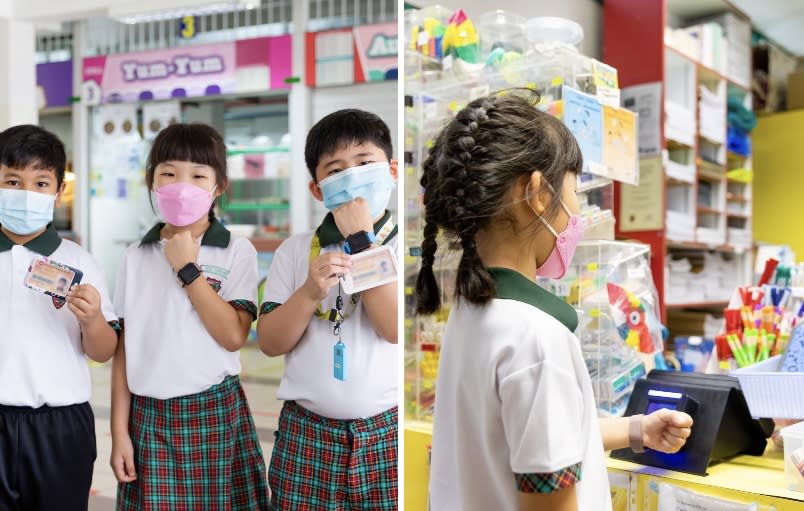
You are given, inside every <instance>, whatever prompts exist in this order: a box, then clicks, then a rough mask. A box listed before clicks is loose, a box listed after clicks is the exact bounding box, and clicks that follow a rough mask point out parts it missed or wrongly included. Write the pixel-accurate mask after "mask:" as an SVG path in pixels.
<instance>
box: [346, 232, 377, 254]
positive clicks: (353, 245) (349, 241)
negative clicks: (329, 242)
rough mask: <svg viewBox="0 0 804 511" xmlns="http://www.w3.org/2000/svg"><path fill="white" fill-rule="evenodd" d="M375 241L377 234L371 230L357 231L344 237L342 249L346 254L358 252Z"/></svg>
mask: <svg viewBox="0 0 804 511" xmlns="http://www.w3.org/2000/svg"><path fill="white" fill-rule="evenodd" d="M375 241H377V236H375V235H374V233H373V232H366V231H357V232H356V233H354V234H350V235H349V236H347V237H346V243H344V244H343V250H344V251H345V252H346V253H347V254H359V253H360V252H362V251H364V250H366V249H367V248H369V247H370V246H371V245H372V243H374V242H375Z"/></svg>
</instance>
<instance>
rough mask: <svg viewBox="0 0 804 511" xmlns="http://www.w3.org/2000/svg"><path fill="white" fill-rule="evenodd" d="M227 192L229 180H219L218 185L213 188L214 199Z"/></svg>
mask: <svg viewBox="0 0 804 511" xmlns="http://www.w3.org/2000/svg"><path fill="white" fill-rule="evenodd" d="M227 190H229V178H228V177H226V178H223V179H222V180H221V182H220V183H218V186H216V187H215V198H218V197H220V196H221V195H223V194H224V193H226V191H227Z"/></svg>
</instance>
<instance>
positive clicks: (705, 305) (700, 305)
mask: <svg viewBox="0 0 804 511" xmlns="http://www.w3.org/2000/svg"><path fill="white" fill-rule="evenodd" d="M728 305H729V302H728V300H725V301H711V302H696V303H666V304H665V307H667V308H668V309H725V308H726V307H728Z"/></svg>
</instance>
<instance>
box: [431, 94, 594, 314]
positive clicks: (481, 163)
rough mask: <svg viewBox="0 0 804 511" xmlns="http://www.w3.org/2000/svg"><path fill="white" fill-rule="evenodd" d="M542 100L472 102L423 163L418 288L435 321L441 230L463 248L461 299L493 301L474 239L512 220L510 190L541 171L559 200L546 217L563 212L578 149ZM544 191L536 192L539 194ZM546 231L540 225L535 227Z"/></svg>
mask: <svg viewBox="0 0 804 511" xmlns="http://www.w3.org/2000/svg"><path fill="white" fill-rule="evenodd" d="M538 102H539V94H538V93H536V92H534V91H531V90H528V89H521V90H520V89H516V90H506V91H499V92H496V93H493V94H491V95H489V96H487V97H483V98H480V99H476V100H474V101H472V102H471V103H469V104H468V105H467V106H466V107H465V108H463V109H462V110H461V111H460V112H458V114H457V115H456V116H455V119H453V120H452V121H450V122H449V123H448V124H447V125H446V126H445V127H444V128H443V129H442V131H441V132H440V133H439V135H438V137H437V138H436V141H435V144H434V145H433V147H432V149H431V151H430V154H429V156H428V157H427V159H426V160H425V162H424V164H423V171H424V172H423V175H422V178H421V185H422V187H424V207H425V215H424V216H425V226H424V240H423V241H422V246H421V253H422V266H421V270H420V271H419V276H418V278H417V281H416V302H417V303H416V308H417V311H418V312H419V313H423V314H430V313H433V312H435V311H437V310H438V309H439V308H440V307H441V295H440V291H439V288H438V283H437V281H436V279H435V275H434V274H433V263H434V262H435V255H436V250H437V248H438V244H437V241H436V237H437V235H438V232H439V228H440V229H442V230H443V231H444V232H445V234H447V235H450V236H453V237H455V238H457V239H458V240H460V244H461V246H462V248H463V254H462V256H461V261H460V263H459V265H458V272H457V275H456V278H455V284H456V285H455V294H456V295H457V296H460V297H463V298H465V299H467V300H469V301H470V302H472V303H477V304H483V303H486V302H488V301H489V300H491V299H492V298H494V296H495V294H496V286H495V284H494V280H493V279H492V277H491V274H490V273H489V272H488V270H487V269H486V267H485V266H484V265H483V262H482V260H481V259H480V256H479V254H478V252H477V247H476V246H475V234H476V233H477V232H478V230H480V229H482V228H485V227H486V226H488V225H489V224H490V222H492V221H500V220H505V219H506V217H505V216H503V212H504V210H505V208H506V207H507V206H508V205H509V204H510V203H511V199H510V198H509V197H508V195H509V190H510V189H511V187H512V186H513V185H514V184H515V183H516V182H517V181H518V180H521V179H523V178H526V177H529V176H530V175H531V174H532V173H533V172H534V171H536V170H538V171H540V172H541V173H542V175H543V176H544V180H545V181H546V182H547V183H548V184H549V185H550V186H551V187H552V189H553V191H554V194H553V199H552V202H551V203H550V205H549V206H548V208H547V211H546V212H545V216H546V217H548V218H550V217H552V216H553V215H555V213H556V211H557V210H558V208H559V207H560V198H561V192H562V188H563V183H564V176H565V175H566V173H567V172H568V171H569V172H573V173H575V174H577V173H579V172H581V170H582V167H583V157H582V156H581V151H580V148H579V147H578V142H577V141H576V140H575V138H574V137H573V136H572V134H571V133H570V131H569V130H568V129H567V127H566V126H565V125H564V124H563V123H562V122H561V121H560V120H558V119H557V118H555V117H553V116H552V115H550V114H547V113H545V112H542V111H540V110H538V109H537V108H536V105H537V104H538ZM533 192H537V190H533ZM534 225H535V226H536V227H535V228H537V229H538V228H540V226H541V223H540V222H536V223H534Z"/></svg>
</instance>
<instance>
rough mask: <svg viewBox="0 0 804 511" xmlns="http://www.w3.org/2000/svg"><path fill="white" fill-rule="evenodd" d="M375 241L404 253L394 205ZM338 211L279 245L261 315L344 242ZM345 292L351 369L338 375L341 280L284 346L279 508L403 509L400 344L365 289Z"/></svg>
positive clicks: (274, 481)
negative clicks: (380, 323)
mask: <svg viewBox="0 0 804 511" xmlns="http://www.w3.org/2000/svg"><path fill="white" fill-rule="evenodd" d="M374 232H375V234H376V236H377V242H378V243H381V244H385V245H388V246H389V247H391V248H392V249H393V251H394V253H396V247H397V242H398V240H397V236H396V233H397V227H396V225H395V224H394V222H393V220H392V219H391V215H390V213H387V212H386V214H385V216H384V217H383V218H382V219H381V220H380V221H379V222H377V223H376V224H375V225H374ZM343 242H344V239H343V236H342V235H341V233H340V232H339V231H338V227H337V225H336V224H335V220H334V217H333V216H332V214H331V213H330V214H328V215H327V216H326V218H325V219H324V221H323V223H322V224H321V226H320V227H319V228H318V229H317V230H316V231H315V232H310V233H306V234H299V235H296V236H292V237H290V238H289V239H287V240H286V241H285V242H284V243H283V244H282V245H281V246H280V247H279V248H278V249H277V251H276V254H275V255H274V259H273V261H272V263H271V269H270V271H269V274H268V279H267V281H266V285H265V291H264V296H265V298H264V300H265V301H264V303H263V305H262V307H261V308H260V313H261V314H270V313H271V312H272V311H273V310H275V309H276V308H277V307H281V306H282V304H283V303H285V302H286V301H287V300H288V299H289V298H290V297H291V295H293V293H295V292H296V290H297V289H299V288H300V287H301V286H302V285H303V284H304V282H305V281H306V280H307V275H308V269H309V265H310V261H311V260H314V259H316V258H317V257H318V256H319V255H320V254H323V253H327V252H342V251H343ZM340 292H341V296H342V298H343V315H344V316H345V318H346V319H345V320H344V321H343V324H342V325H341V340H342V342H343V344H344V345H345V350H344V351H345V355H344V359H345V362H346V363H345V368H346V374H345V378H344V380H343V381H341V380H339V379H336V378H335V376H334V370H333V369H334V368H333V364H334V355H333V348H334V345H335V343H336V342H337V341H338V338H337V337H336V336H335V335H334V334H333V325H334V323H333V322H331V321H330V319H331V318H330V311H331V310H332V309H334V308H335V307H336V299H337V297H338V293H339V288H338V286H334V287H333V288H332V289H331V290H330V292H329V294H328V296H327V297H326V298H325V299H324V301H323V302H322V303H321V304H320V305H319V308H318V310H317V311H316V314H315V315H314V316H313V317H311V318H310V323H309V325H308V326H307V329H306V330H305V333H304V335H303V336H302V338H301V339H300V340H299V343H298V344H297V345H296V346H295V347H294V348H293V350H292V351H291V352H289V353H287V354H286V355H285V372H284V374H283V376H282V380H281V382H280V384H279V390H278V392H277V398H278V399H281V400H284V401H285V404H284V406H283V408H282V413H281V415H280V418H279V430H278V431H277V433H276V442H275V444H274V451H273V455H272V458H271V466H270V469H269V471H268V478H269V484H270V486H271V505H272V509H275V510H282V511H284V510H290V509H292V510H294V511H308V510H309V511H329V510H333V511H340V510H350V509H351V510H391V509H393V510H396V509H397V430H398V424H397V419H398V410H397V402H398V398H397V360H398V357H397V354H398V351H397V349H398V348H397V346H396V345H394V344H390V343H389V342H387V341H386V340H385V339H383V338H381V337H380V336H379V335H378V334H377V332H376V331H375V329H374V325H372V323H371V321H370V319H369V317H368V315H367V314H366V311H365V308H364V307H363V306H362V302H361V300H360V296H359V294H355V295H349V294H346V293H345V292H343V291H342V290H340Z"/></svg>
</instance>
